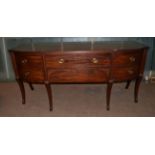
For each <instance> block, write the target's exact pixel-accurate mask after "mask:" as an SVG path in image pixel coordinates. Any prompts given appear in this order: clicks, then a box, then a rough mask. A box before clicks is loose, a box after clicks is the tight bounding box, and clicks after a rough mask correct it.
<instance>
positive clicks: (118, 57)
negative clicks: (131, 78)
mask: <svg viewBox="0 0 155 155" xmlns="http://www.w3.org/2000/svg"><path fill="white" fill-rule="evenodd" d="M141 58H142V53H141V52H118V53H116V54H115V56H114V58H113V65H115V66H124V65H126V66H133V65H138V64H139V63H140V60H141Z"/></svg>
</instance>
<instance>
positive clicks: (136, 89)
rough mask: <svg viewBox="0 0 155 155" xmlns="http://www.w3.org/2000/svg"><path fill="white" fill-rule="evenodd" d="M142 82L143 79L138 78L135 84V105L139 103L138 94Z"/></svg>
mask: <svg viewBox="0 0 155 155" xmlns="http://www.w3.org/2000/svg"><path fill="white" fill-rule="evenodd" d="M141 81H142V77H138V78H137V79H136V82H135V89H134V97H135V103H137V102H138V92H139V86H140V83H141Z"/></svg>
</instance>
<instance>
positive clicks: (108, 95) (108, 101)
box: [106, 83, 113, 110]
mask: <svg viewBox="0 0 155 155" xmlns="http://www.w3.org/2000/svg"><path fill="white" fill-rule="evenodd" d="M112 85H113V83H108V85H107V93H106V100H107V107H106V108H107V110H110V96H111V89H112Z"/></svg>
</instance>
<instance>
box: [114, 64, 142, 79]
mask: <svg viewBox="0 0 155 155" xmlns="http://www.w3.org/2000/svg"><path fill="white" fill-rule="evenodd" d="M138 74H139V72H138V67H137V66H135V67H117V68H113V69H112V73H111V75H112V79H114V81H125V80H130V79H134V78H136V77H137V76H138Z"/></svg>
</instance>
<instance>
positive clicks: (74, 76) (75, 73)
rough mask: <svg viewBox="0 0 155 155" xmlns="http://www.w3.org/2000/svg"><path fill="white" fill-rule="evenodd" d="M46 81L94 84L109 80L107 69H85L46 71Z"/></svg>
mask: <svg viewBox="0 0 155 155" xmlns="http://www.w3.org/2000/svg"><path fill="white" fill-rule="evenodd" d="M47 75H48V80H49V81H50V82H52V83H88V82H90V83H95V82H106V81H108V78H109V69H107V68H87V69H78V68H74V69H71V68H70V69H48V71H47Z"/></svg>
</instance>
